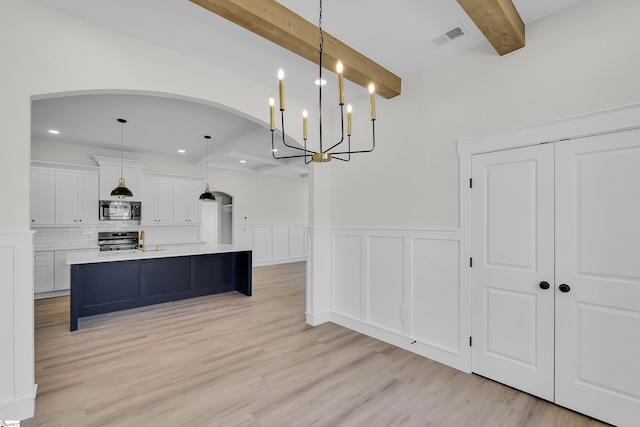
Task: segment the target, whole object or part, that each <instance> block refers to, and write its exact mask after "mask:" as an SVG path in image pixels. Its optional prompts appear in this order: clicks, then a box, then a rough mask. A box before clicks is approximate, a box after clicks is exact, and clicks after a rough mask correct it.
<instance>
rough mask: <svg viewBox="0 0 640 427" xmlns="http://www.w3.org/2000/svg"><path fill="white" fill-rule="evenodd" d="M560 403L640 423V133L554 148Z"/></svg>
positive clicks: (603, 416) (625, 423) (613, 420)
mask: <svg viewBox="0 0 640 427" xmlns="http://www.w3.org/2000/svg"><path fill="white" fill-rule="evenodd" d="M556 164H557V172H556V173H557V176H558V179H557V181H556V221H557V226H556V239H557V243H556V283H557V284H567V285H569V286H570V291H569V292H566V293H564V292H560V291H559V290H558V288H557V287H556V291H555V292H556V402H557V403H558V404H560V405H563V406H566V407H568V408H571V409H574V410H577V411H580V412H583V413H586V414H588V415H591V416H593V417H596V418H600V419H602V420H605V421H607V422H610V423H614V424H616V425H619V426H631V425H634V426H635V425H637V422H638V419H640V380H639V379H640V132H638V131H632V132H631V131H630V132H620V133H616V134H610V135H601V136H597V137H590V138H582V139H580V140H575V141H562V142H559V143H556Z"/></svg>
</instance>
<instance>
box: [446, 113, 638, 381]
mask: <svg viewBox="0 0 640 427" xmlns="http://www.w3.org/2000/svg"><path fill="white" fill-rule="evenodd" d="M631 129H640V104H632V105H627V106H622V107H617V108H612V109H607V110H603V111H598V112H594V113H589V114H583V115H579V116H573V117H567V118H563V119H558V120H553V121H550V122H545V123H538V124H533V125H529V126H524V127H519V128H514V129H508V130H503V131H499V132H494V133H489V134H484V135H478V136H473V137H469V138H460V139H457V140H456V141H455V142H456V144H457V151H458V157H459V177H460V181H459V185H460V187H459V196H460V326H461V333H463V334H464V333H465V332H466V333H467V335H468V336H469V337H470V341H469V342H470V344H471V285H472V283H471V268H472V267H471V263H470V260H471V241H472V240H471V239H472V234H471V230H472V228H471V221H472V214H473V213H472V208H471V207H472V204H471V191H470V184H471V174H472V170H471V167H472V165H471V159H472V156H473V155H475V154H482V153H489V152H493V151H501V150H508V149H513V148H519V147H526V146H530V145H537V144H544V143H550V142H558V141H563V140H567V139H578V138H584V137H587V136H595V135H602V134H606V133H613V132H619V131H624V130H631ZM463 336H464V335H463ZM467 354H468V357H467V360H466V361H464V362H463V363H462V365H461V367H464V369H463V370H464V371H465V372H471V352H470V351H469V352H468V353H467Z"/></svg>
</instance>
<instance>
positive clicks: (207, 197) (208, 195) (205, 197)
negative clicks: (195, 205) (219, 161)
mask: <svg viewBox="0 0 640 427" xmlns="http://www.w3.org/2000/svg"><path fill="white" fill-rule="evenodd" d="M204 139H205V140H206V144H207V186H206V187H205V189H204V193H202V194H201V195H200V200H202V201H203V202H212V201H214V200H215V199H216V196H214V195H213V193H212V192H211V190H209V140H210V139H211V137H210V136H209V135H205V136H204Z"/></svg>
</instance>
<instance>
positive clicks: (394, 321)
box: [368, 236, 404, 333]
mask: <svg viewBox="0 0 640 427" xmlns="http://www.w3.org/2000/svg"><path fill="white" fill-rule="evenodd" d="M368 265H369V268H368V270H369V286H368V290H369V292H368V294H369V304H368V309H369V310H368V311H369V318H368V321H369V322H370V323H371V324H372V325H376V326H378V327H382V328H384V329H386V330H388V331H393V332H398V333H402V329H403V322H402V303H403V301H404V292H403V290H404V239H402V238H401V237H379V236H372V237H369V262H368Z"/></svg>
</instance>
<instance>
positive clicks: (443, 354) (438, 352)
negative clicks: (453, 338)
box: [307, 312, 471, 373]
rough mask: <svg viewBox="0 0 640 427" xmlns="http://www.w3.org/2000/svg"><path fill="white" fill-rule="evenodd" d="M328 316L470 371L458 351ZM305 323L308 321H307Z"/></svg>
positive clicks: (335, 321)
mask: <svg viewBox="0 0 640 427" xmlns="http://www.w3.org/2000/svg"><path fill="white" fill-rule="evenodd" d="M330 318H331V322H332V323H335V324H336V325H340V326H344V327H345V328H348V329H351V330H353V331H356V332H359V333H361V334H363V335H367V336H369V337H371V338H375V339H378V340H380V341H383V342H386V343H387V344H391V345H394V346H396V347H400V348H402V349H404V350H407V351H410V352H412V353H416V354H419V355H420V356H423V357H426V358H427V359H431V360H434V361H436V362H439V363H442V364H444V365H447V366H450V367H452V368H454V369H458V370H460V371H462V372H466V373H471V364H470V363H466V362H465V360H463V359H464V358H462V357H460V354H459V353H455V352H451V351H447V350H443V349H441V348H437V347H434V346H433V345H429V344H427V343H425V342H420V341H418V340H416V339H414V338H412V337H408V336H406V335H403V334H401V333H398V332H394V331H389V330H386V329H384V328H380V327H378V326H374V325H371V324H368V323H364V322H362V321H360V320H356V319H353V318H350V317H348V316H344V315H342V314H338V313H335V312H330ZM307 323H309V322H308V321H307Z"/></svg>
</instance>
